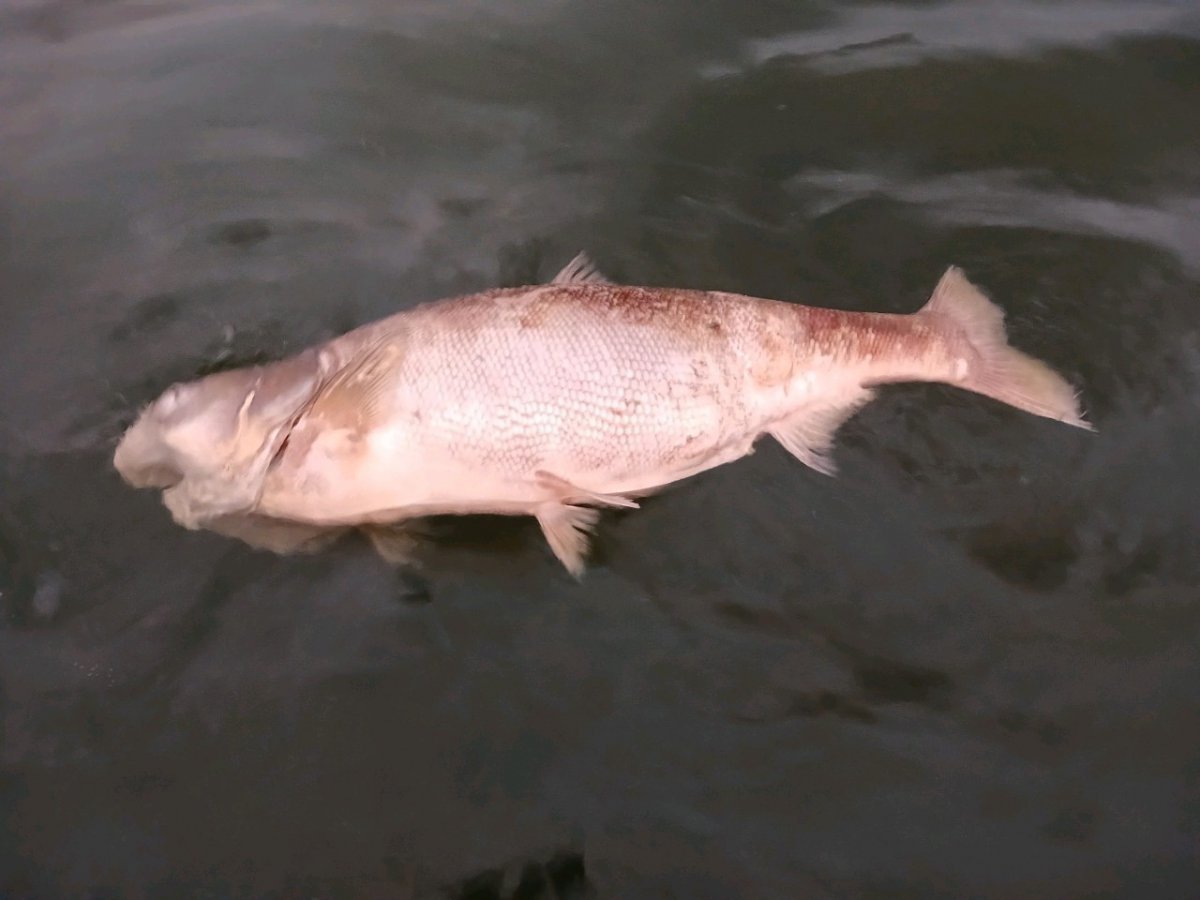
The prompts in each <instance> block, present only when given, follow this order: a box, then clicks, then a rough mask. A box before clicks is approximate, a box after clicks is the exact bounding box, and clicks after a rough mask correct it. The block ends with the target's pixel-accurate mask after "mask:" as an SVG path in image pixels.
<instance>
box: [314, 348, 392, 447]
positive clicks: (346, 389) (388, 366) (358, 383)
mask: <svg viewBox="0 0 1200 900" xmlns="http://www.w3.org/2000/svg"><path fill="white" fill-rule="evenodd" d="M400 357H401V349H400V347H399V346H397V344H396V342H395V341H393V340H388V339H383V340H380V341H379V342H378V343H376V344H375V345H374V346H371V347H368V348H365V349H363V350H362V351H361V353H360V354H359V355H358V356H357V358H356V359H354V361H353V362H351V363H350V364H348V365H347V366H345V368H343V369H342V370H341V371H340V372H338V373H337V374H336V375H334V376H333V377H332V378H330V379H329V381H328V383H327V384H326V385H325V386H324V387H323V388H322V389H321V390H320V392H319V393H318V394H317V397H316V399H315V400H314V401H313V404H312V407H311V408H310V410H309V415H311V416H312V417H313V418H315V419H319V420H321V421H323V422H328V423H330V424H336V425H341V426H347V427H358V428H362V427H366V426H368V425H369V424H370V423H371V422H372V421H374V420H375V419H376V417H377V416H378V415H379V413H380V411H381V410H382V409H383V406H384V404H385V403H386V401H387V395H388V390H389V389H390V388H391V387H392V385H393V384H394V383H395V382H394V376H395V372H396V366H397V364H398V363H399V362H400Z"/></svg>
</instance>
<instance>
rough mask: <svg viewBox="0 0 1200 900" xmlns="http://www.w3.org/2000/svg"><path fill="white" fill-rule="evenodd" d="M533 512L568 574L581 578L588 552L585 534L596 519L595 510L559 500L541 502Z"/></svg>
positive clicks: (597, 516) (547, 541)
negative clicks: (555, 501) (569, 504)
mask: <svg viewBox="0 0 1200 900" xmlns="http://www.w3.org/2000/svg"><path fill="white" fill-rule="evenodd" d="M535 515H536V516H537V520H538V524H539V525H541V527H542V534H544V535H545V536H546V543H548V544H549V545H550V550H551V551H552V552H553V553H554V555H555V556H556V557H558V560H559V562H561V563H562V564H563V566H564V567H565V568H566V570H567V571H568V572H570V573H571V575H572V577H574V578H576V579H580V578H582V577H583V570H584V560H585V559H586V557H587V553H588V544H589V541H588V536H589V535H590V534H591V533H592V531H593V530H594V529H595V527H596V522H598V521H599V519H600V512H599V510H595V509H591V508H589V507H586V506H568V505H566V504H563V503H543V504H542V505H541V506H539V507H538V509H537V512H536V513H535Z"/></svg>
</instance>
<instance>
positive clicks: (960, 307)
mask: <svg viewBox="0 0 1200 900" xmlns="http://www.w3.org/2000/svg"><path fill="white" fill-rule="evenodd" d="M917 315H920V316H925V317H927V318H930V319H936V320H938V322H939V324H940V325H941V326H942V327H945V326H946V325H947V324H948V325H950V326H951V327H952V328H955V329H956V330H958V331H959V332H960V333H961V334H962V336H963V337H965V338H966V340H967V342H968V343H969V344H970V346H971V348H972V349H973V350H974V351H975V354H976V356H975V359H972V360H969V361H968V360H963V361H960V362H959V363H958V366H959V369H958V371H956V372H954V376H953V378H952V379H948V380H950V381H951V383H953V384H955V385H957V386H958V387H961V388H965V389H966V390H969V391H974V392H975V393H977V394H983V395H984V396H986V397H991V398H993V399H995V400H999V401H1001V402H1002V403H1007V404H1009V405H1010V406H1015V407H1017V409H1022V410H1025V411H1026V412H1030V413H1033V414H1034V415H1036V416H1045V417H1046V418H1050V419H1057V420H1058V421H1060V422H1065V423H1067V424H1068V425H1074V426H1076V427H1078V428H1086V429H1088V430H1092V431H1094V430H1095V429H1094V428H1093V426H1092V425H1091V424H1090V423H1089V422H1088V421H1087V420H1086V419H1085V418H1084V415H1083V411H1082V410H1081V409H1080V405H1079V395H1078V392H1077V391H1076V390H1075V389H1074V388H1073V387H1072V386H1071V385H1070V383H1068V382H1067V380H1066V379H1065V378H1063V377H1062V376H1061V375H1059V374H1058V373H1057V372H1055V371H1054V370H1053V369H1051V368H1050V367H1049V366H1048V365H1046V364H1045V363H1044V362H1042V361H1041V360H1039V359H1034V358H1033V357H1032V356H1029V355H1027V354H1025V353H1022V352H1021V351H1019V350H1017V349H1015V348H1014V347H1012V346H1011V345H1010V344H1009V343H1008V337H1007V335H1006V333H1005V330H1004V311H1003V310H1002V309H1000V307H998V306H997V305H996V304H995V303H993V302H992V301H991V300H989V299H988V298H987V297H986V296H984V294H983V292H982V291H980V290H979V288H977V287H975V285H973V284H971V282H970V281H968V280H967V277H966V275H964V274H963V271H962V270H961V269H959V268H958V267H957V266H951V267H950V268H949V269H947V270H946V273H945V274H944V275H943V276H942V279H941V281H939V282H938V284H937V287H935V288H934V289H933V294H932V295H931V296H930V298H929V302H928V303H926V304H925V306H924V307H923V308H922V309H921V310H920V311H919V312H918V313H917Z"/></svg>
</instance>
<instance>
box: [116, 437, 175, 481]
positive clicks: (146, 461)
mask: <svg viewBox="0 0 1200 900" xmlns="http://www.w3.org/2000/svg"><path fill="white" fill-rule="evenodd" d="M150 430H152V429H150V428H149V427H148V426H147V423H146V422H145V421H141V422H135V423H134V424H133V426H132V427H131V428H130V429H129V430H128V431H126V432H125V434H124V435H123V436H122V437H121V442H120V443H119V444H117V449H116V452H115V453H114V454H113V467H114V468H115V469H116V470H117V472H118V473H119V474H120V476H121V477H122V478H123V479H124V480H125V481H126V482H127V483H128V484H130V485H131V486H133V487H135V488H169V487H173V486H175V485H176V484H178V483H179V482H180V481H182V480H183V473H182V472H180V471H179V468H178V466H176V465H175V464H174V460H173V459H172V456H173V454H171V453H170V452H169V451H168V450H167V449H166V448H165V447H164V446H163V444H162V442H161V441H159V440H157V439H156V437H155V436H154V435H152V434H150V433H149V431H150Z"/></svg>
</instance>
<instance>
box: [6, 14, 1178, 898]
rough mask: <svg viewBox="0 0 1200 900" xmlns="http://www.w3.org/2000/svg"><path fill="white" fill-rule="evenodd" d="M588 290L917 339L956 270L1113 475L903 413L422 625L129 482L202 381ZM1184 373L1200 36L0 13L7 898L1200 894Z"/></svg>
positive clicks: (630, 17)
mask: <svg viewBox="0 0 1200 900" xmlns="http://www.w3.org/2000/svg"><path fill="white" fill-rule="evenodd" d="M580 249H587V250H588V251H589V252H590V253H591V254H592V255H593V256H594V257H595V258H596V259H597V260H598V262H599V263H600V264H601V266H602V267H603V268H604V269H605V270H606V271H607V272H609V273H610V274H611V275H613V276H614V277H616V278H618V279H620V280H625V281H630V282H639V283H645V284H671V285H680V286H692V287H710V288H721V289H727V290H735V291H739V292H743V293H750V294H758V295H763V296H774V297H780V298H784V299H794V300H798V301H802V302H808V303H813V304H818V305H829V306H838V307H842V308H853V309H873V310H888V311H911V310H913V309H916V308H917V307H918V306H919V305H920V304H921V303H922V302H923V301H924V299H925V296H926V294H927V293H928V291H929V289H930V288H931V287H932V285H933V284H934V282H935V281H936V279H937V277H938V275H939V274H940V273H941V271H942V270H943V268H944V267H945V266H946V265H947V264H949V263H958V264H959V265H962V266H963V267H964V268H965V269H966V270H967V272H968V273H969V275H970V276H971V277H972V279H974V280H975V281H977V282H978V283H979V284H980V285H981V286H983V287H984V288H985V289H987V290H988V291H989V292H990V293H991V295H992V296H993V297H994V298H995V299H996V300H997V301H998V302H999V303H1000V304H1001V305H1003V306H1004V307H1005V308H1006V310H1008V315H1009V327H1010V332H1011V334H1012V336H1013V340H1014V342H1015V343H1016V344H1017V345H1018V346H1021V347H1022V348H1025V349H1027V350H1029V351H1031V352H1034V353H1036V354H1038V355H1040V356H1043V357H1045V358H1046V359H1048V360H1049V361H1051V362H1052V363H1053V364H1054V365H1055V366H1056V367H1058V368H1059V369H1061V370H1062V371H1064V372H1065V373H1066V374H1067V375H1068V376H1069V377H1070V378H1071V379H1072V380H1073V381H1074V382H1075V383H1077V384H1078V385H1079V386H1080V387H1081V388H1082V390H1083V394H1084V399H1085V402H1086V404H1087V407H1088V409H1089V412H1090V414H1091V417H1092V418H1093V420H1094V421H1095V422H1096V423H1097V425H1098V426H1099V429H1100V431H1099V433H1098V434H1096V435H1089V434H1083V433H1079V432H1076V431H1074V430H1072V429H1067V428H1064V427H1061V426H1058V425H1056V424H1055V423H1052V422H1047V421H1044V420H1039V419H1035V418H1033V417H1030V416H1023V415H1021V414H1019V413H1016V412H1014V411H1010V410H1008V409H1004V408H1001V407H1000V406H999V405H997V404H994V403H991V402H990V401H987V400H984V399H982V398H979V397H975V396H970V395H967V394H964V393H958V392H954V391H952V390H950V389H948V388H946V389H942V388H931V387H918V386H913V387H903V388H900V387H896V388H890V389H888V390H887V391H886V392H885V395H884V397H883V399H882V400H880V401H878V402H876V403H875V404H873V405H872V406H870V407H868V408H867V409H866V410H865V411H864V412H863V413H861V414H860V415H859V416H858V417H856V418H855V419H854V420H853V421H852V422H851V423H850V424H849V425H848V426H847V427H846V429H845V430H844V431H843V433H842V441H841V444H840V447H839V450H838V460H839V463H840V466H841V473H840V475H839V477H838V478H837V479H836V480H831V479H826V478H823V477H822V476H819V475H817V474H815V473H813V472H811V471H809V470H807V469H805V468H804V467H802V466H799V465H798V464H797V463H795V461H794V460H792V459H790V458H788V457H787V456H786V455H785V454H784V453H782V452H781V451H780V450H779V449H778V448H777V447H774V446H773V445H771V444H769V443H764V444H763V446H762V449H761V450H760V451H759V452H758V453H757V454H755V455H754V456H753V457H751V458H750V459H748V460H745V461H743V462H740V463H738V464H736V465H733V466H727V467H724V468H721V469H719V470H716V471H714V472H712V473H709V474H707V475H705V476H703V477H700V478H698V479H696V480H694V481H692V482H688V483H686V484H685V485H682V486H680V487H679V488H678V489H676V490H673V491H670V492H668V493H666V494H663V495H661V496H659V497H656V498H654V499H653V500H651V501H648V502H647V503H646V504H645V505H644V509H642V510H641V511H638V512H636V513H633V514H628V515H610V516H608V517H606V520H605V524H604V527H603V529H602V535H601V538H600V546H599V552H598V555H597V557H596V559H595V560H594V562H593V566H592V569H591V570H590V572H589V574H588V576H587V579H586V580H585V582H584V583H583V584H582V585H581V586H578V585H575V584H573V583H572V582H571V581H570V580H569V579H568V578H567V577H566V576H565V575H564V574H563V573H562V571H561V569H560V568H559V567H558V565H557V563H555V561H554V560H553V559H552V558H551V557H550V555H549V553H548V551H547V550H546V548H545V546H544V543H543V542H542V540H541V538H540V536H539V535H538V534H537V532H536V529H535V527H534V526H532V525H531V524H529V523H523V522H516V521H508V520H494V519H480V520H465V521H452V522H446V523H442V524H441V525H440V528H441V532H442V535H441V537H440V539H439V540H438V541H436V543H434V544H433V545H432V546H431V548H430V550H429V553H428V556H427V571H426V577H427V581H428V583H427V585H426V587H427V590H428V597H429V599H430V600H431V602H428V603H420V602H416V600H418V599H420V596H419V593H418V592H417V591H416V588H414V585H413V584H412V583H409V582H405V581H402V580H399V579H397V577H396V576H395V575H394V574H393V573H391V572H390V571H388V570H387V569H386V568H384V567H383V566H382V565H381V564H379V563H378V562H377V561H376V560H375V559H374V558H373V557H372V556H371V555H370V553H369V552H368V551H367V550H366V548H364V547H359V546H357V545H354V544H350V545H346V546H342V547H339V548H338V549H336V550H334V551H332V552H330V553H327V554H325V555H323V556H319V557H315V558H311V559H299V560H297V559H282V560H281V559H279V558H275V557H271V556H265V555H262V554H256V553H254V552H252V551H250V550H248V549H246V548H244V547H242V546H240V545H237V544H234V543H232V542H230V541H227V540H223V539H221V538H219V537H216V536H214V535H207V534H198V533H189V532H185V531H183V530H182V529H179V528H177V527H176V526H174V525H173V524H171V522H170V520H169V517H168V515H167V513H166V511H165V510H164V509H163V508H162V506H161V505H160V504H159V502H158V501H157V499H156V498H155V497H154V496H153V495H151V494H149V493H137V492H133V491H131V490H129V489H128V488H126V487H125V486H123V485H122V484H120V483H119V481H118V480H117V477H116V475H115V474H114V473H113V472H112V471H111V467H110V462H109V460H110V455H111V449H112V441H113V440H114V438H115V436H116V435H117V434H118V433H119V432H120V430H121V428H122V426H123V425H124V424H125V423H126V422H127V421H128V420H129V418H130V416H131V415H132V414H133V413H135V412H136V410H137V408H138V407H139V405H140V404H142V403H145V402H146V401H148V400H149V399H151V398H152V397H153V396H155V395H156V394H157V393H158V392H159V391H160V390H161V389H162V388H163V387H165V386H166V385H167V384H168V383H170V382H171V381H173V380H175V379H177V378H182V377H188V376H191V375H193V374H195V373H196V372H197V371H200V370H201V369H204V368H206V367H210V366H213V365H222V364H228V363H229V362H231V361H233V362H236V361H246V360H251V359H256V358H274V357H278V356H280V355H282V354H284V353H286V352H290V351H292V350H296V349H299V348H300V347H302V346H305V345H306V344H308V343H311V342H313V341H316V340H319V339H321V338H323V337H326V336H329V335H332V334H334V333H337V332H339V331H342V330H344V329H346V328H348V327H350V326H352V325H354V324H357V323H359V322H363V321H366V320H368V319H372V318H375V317H378V316H381V315H384V314H386V313H388V312H390V311H393V310H396V309H400V308H404V307H407V306H411V305H413V304H416V303H418V302H420V301H423V300H427V299H431V298H434V297H439V296H444V295H448V294H454V293H458V292H464V291H467V290H474V289H479V288H483V287H487V286H491V285H495V284H499V283H507V284H516V283H524V282H528V281H530V280H535V279H541V278H546V277H548V276H549V275H551V274H552V273H553V272H554V271H555V270H556V269H557V268H558V267H559V266H560V265H561V264H562V263H563V262H565V261H566V260H567V259H568V258H570V257H571V256H572V255H574V253H575V252H576V251H578V250H580ZM1198 326H1200V13H1197V10H1196V7H1195V5H1194V4H1193V3H1191V2H1188V0H1178V2H1167V0H1161V2H1154V0H1151V2H1142V3H1133V2H1126V3H1118V2H1102V0H1085V2H1081V3H1059V4H1054V3H1035V2H1033V0H1028V2H1021V0H981V2H956V3H948V4H933V3H913V4H889V5H883V4H870V3H841V4H831V3H811V2H810V3H802V2H786V3H785V2H756V3H739V2H725V0H716V2H710V3H705V4H687V3H679V2H672V3H658V4H643V3H635V2H628V0H626V2H595V3H582V2H550V0H536V2H520V3H518V2H503V0H501V2H488V3H483V2H475V0H458V2H436V3H435V2H413V3H407V4H393V3H384V2H372V0H360V2H349V0H340V2H330V3H323V4H305V3H277V2H267V0H252V2H237V3H234V2H228V3H223V2H208V3H196V2H164V3H159V4H138V3H133V2H124V0H110V2H105V3H92V4H73V3H65V2H58V3H54V2H43V0H24V2H15V3H9V4H6V5H4V6H2V7H0V613H2V614H3V624H2V625H0V679H2V681H0V703H2V708H0V728H2V730H0V894H4V895H5V896H13V897H24V896H39V897H51V896H64V895H70V896H94V897H143V896H146V897H169V896H203V897H214V898H215V897H258V896H266V895H270V896H288V897H291V896H296V897H300V896H304V897H308V896H317V897H406V896H417V897H435V896H453V897H471V898H474V900H482V898H490V897H501V896H503V897H521V898H525V900H529V898H533V897H552V896H556V894H557V895H558V896H562V897H568V896H569V897H579V896H595V897H598V898H640V897H647V898H650V897H655V898H657V897H678V898H709V897H711V898H730V897H748V898H751V897H752V898H757V897H764V898H776V897H779V898H825V897H829V898H857V897H912V898H932V897H946V898H951V897H953V898H958V897H968V896H969V897H978V898H985V897H986V898H993V897H995V898H1009V897H1021V898H1043V897H1044V898H1076V897H1078V898H1083V897H1120V898H1125V897H1128V898H1145V897H1155V898H1190V897H1195V896H1197V894H1198V892H1200V887H1198V885H1200V651H1198V650H1197V643H1198V642H1197V633H1198V631H1200V549H1198V548H1200V512H1198V510H1200V474H1198V473H1200V464H1198V462H1197V461H1198V460H1200V406H1198V405H1197V399H1196V398H1197V396H1198V393H1197V389H1198V387H1200V330H1198ZM539 885H540V887H539ZM272 892H274V893H272Z"/></svg>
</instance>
